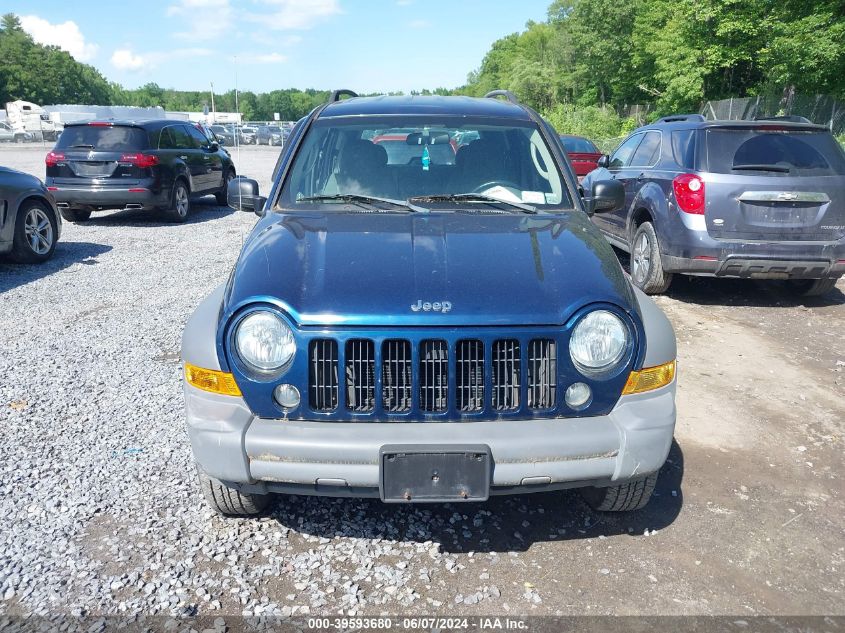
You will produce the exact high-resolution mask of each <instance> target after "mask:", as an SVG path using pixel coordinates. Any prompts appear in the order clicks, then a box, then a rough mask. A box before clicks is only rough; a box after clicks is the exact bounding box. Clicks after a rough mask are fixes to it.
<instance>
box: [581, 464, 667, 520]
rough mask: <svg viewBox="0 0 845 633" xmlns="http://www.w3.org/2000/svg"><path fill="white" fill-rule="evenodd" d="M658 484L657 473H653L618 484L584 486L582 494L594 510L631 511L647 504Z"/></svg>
mask: <svg viewBox="0 0 845 633" xmlns="http://www.w3.org/2000/svg"><path fill="white" fill-rule="evenodd" d="M656 485H657V473H652V474H651V475H649V476H648V477H646V478H644V479H637V480H634V481H628V482H626V483H624V484H620V485H618V486H608V487H607V488H584V489H583V490H582V491H581V496H583V497H584V500H585V501H586V502H587V503H588V504H589V505H590V507H591V508H592V509H593V510H598V511H600V512H630V511H633V510H640V509H642V508H644V507H645V506H646V504H647V503H648V501H649V499H651V493H652V492H654V487H655V486H656Z"/></svg>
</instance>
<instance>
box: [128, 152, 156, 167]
mask: <svg viewBox="0 0 845 633" xmlns="http://www.w3.org/2000/svg"><path fill="white" fill-rule="evenodd" d="M120 162H121V163H130V164H132V165H135V167H140V168H141V169H146V168H147V167H152V166H153V165H158V156H153V155H152V154H124V155H123V156H121V157H120Z"/></svg>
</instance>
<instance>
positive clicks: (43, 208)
mask: <svg viewBox="0 0 845 633" xmlns="http://www.w3.org/2000/svg"><path fill="white" fill-rule="evenodd" d="M58 234H59V231H58V223H57V222H56V215H55V213H54V212H53V210H52V209H51V208H50V207H49V206H48V205H46V204H44V203H43V202H39V201H37V200H29V201H26V202H24V203H23V204H22V205H21V207H20V209H18V215H17V217H16V218H15V235H14V239H13V240H12V259H14V260H15V261H16V262H20V263H22V264H31V263H38V262H43V261H46V260H48V259H50V256H51V255H52V254H53V251H54V250H55V249H56V237H57V236H58Z"/></svg>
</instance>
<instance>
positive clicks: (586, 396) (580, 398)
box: [565, 382, 593, 409]
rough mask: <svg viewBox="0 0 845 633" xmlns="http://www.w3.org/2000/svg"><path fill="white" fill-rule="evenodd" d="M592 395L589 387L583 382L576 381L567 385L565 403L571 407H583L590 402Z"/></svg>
mask: <svg viewBox="0 0 845 633" xmlns="http://www.w3.org/2000/svg"><path fill="white" fill-rule="evenodd" d="M592 397H593V392H592V391H590V387H589V386H588V385H586V384H584V383H583V382H576V383H575V384H572V385H569V388H568V389H567V390H566V396H565V399H566V404H567V405H569V407H570V408H572V409H583V408H584V407H586V406H587V405H588V404H589V403H590V398H592Z"/></svg>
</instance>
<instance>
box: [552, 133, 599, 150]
mask: <svg viewBox="0 0 845 633" xmlns="http://www.w3.org/2000/svg"><path fill="white" fill-rule="evenodd" d="M560 140H561V141H562V142H563V146H564V147H565V148H566V151H567V152H574V153H576V154H598V153H599V151H598V150H597V149H596V146H595V145H593V144H592V143H591V142H590V141H588V140H587V139H585V138H581V137H580V136H561V137H560Z"/></svg>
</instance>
